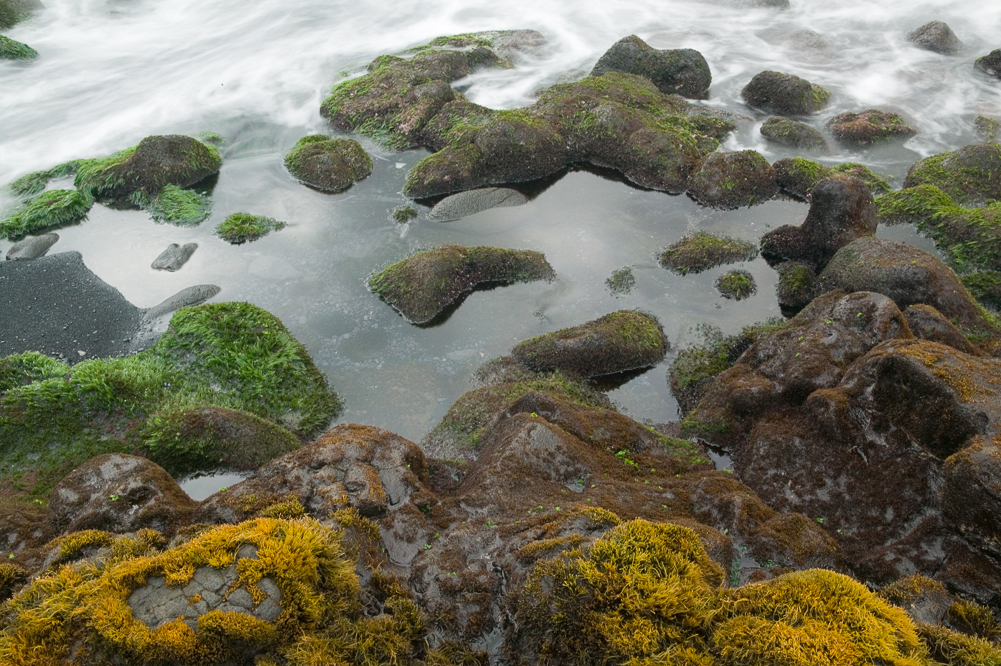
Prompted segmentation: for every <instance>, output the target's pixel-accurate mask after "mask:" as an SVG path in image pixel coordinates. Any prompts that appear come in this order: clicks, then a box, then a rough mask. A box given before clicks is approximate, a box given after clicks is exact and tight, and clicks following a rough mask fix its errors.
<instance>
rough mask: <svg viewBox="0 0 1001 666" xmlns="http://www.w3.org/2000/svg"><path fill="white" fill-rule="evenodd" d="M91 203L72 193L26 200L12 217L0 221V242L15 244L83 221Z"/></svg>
mask: <svg viewBox="0 0 1001 666" xmlns="http://www.w3.org/2000/svg"><path fill="white" fill-rule="evenodd" d="M93 205H94V200H93V199H91V198H90V197H89V196H87V195H86V194H84V193H83V192H78V191H75V190H50V191H48V192H42V193H41V194H39V195H37V196H34V197H32V198H31V199H28V200H27V201H26V202H24V204H22V205H21V207H20V208H18V209H17V210H16V211H14V214H13V215H11V216H10V217H8V218H7V219H5V220H0V238H6V239H8V240H15V239H18V238H21V237H23V236H26V235H28V234H30V233H34V232H36V231H41V230H43V229H47V228H49V227H55V226H62V225H66V224H75V223H77V222H79V221H81V220H82V219H84V218H85V217H87V213H88V212H89V211H90V208H91V206H93Z"/></svg>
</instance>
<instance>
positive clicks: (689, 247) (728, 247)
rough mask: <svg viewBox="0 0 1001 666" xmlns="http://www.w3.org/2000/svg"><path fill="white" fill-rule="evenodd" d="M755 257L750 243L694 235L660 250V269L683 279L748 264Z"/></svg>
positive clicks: (701, 233) (753, 248)
mask: <svg viewBox="0 0 1001 666" xmlns="http://www.w3.org/2000/svg"><path fill="white" fill-rule="evenodd" d="M756 256H758V248H756V247H755V246H754V244H752V243H748V242H746V241H742V240H738V239H736V238H730V237H729V236H714V235H713V234H708V233H705V232H704V231H698V232H696V233H694V234H690V235H688V236H685V237H684V238H682V239H681V240H679V241H678V242H676V243H674V244H673V245H671V246H670V247H668V248H667V249H666V250H664V251H663V252H662V253H661V255H660V265H661V266H663V267H664V268H666V269H668V270H670V271H673V272H675V273H678V274H679V275H687V274H688V273H701V272H702V271H706V270H709V269H710V268H714V267H716V266H719V265H721V264H733V263H736V262H738V261H751V260H752V259H754V258H755V257H756Z"/></svg>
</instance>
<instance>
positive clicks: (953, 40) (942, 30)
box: [907, 21, 963, 55]
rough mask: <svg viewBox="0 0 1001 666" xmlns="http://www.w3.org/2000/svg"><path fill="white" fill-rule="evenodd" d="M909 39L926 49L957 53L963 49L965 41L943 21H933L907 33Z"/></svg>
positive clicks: (949, 53)
mask: <svg viewBox="0 0 1001 666" xmlns="http://www.w3.org/2000/svg"><path fill="white" fill-rule="evenodd" d="M907 41H909V42H910V43H912V44H914V45H915V46H917V47H918V48H922V49H925V50H926V51H934V52H935V53H942V54H944V55H955V54H957V53H959V52H960V51H962V50H963V42H961V41H959V37H957V36H956V33H954V32H953V31H952V28H950V27H949V26H948V25H947V24H946V23H943V22H942V21H931V22H930V23H925V24H924V25H923V26H921V27H920V28H915V29H914V30H912V31H911V32H909V33H907Z"/></svg>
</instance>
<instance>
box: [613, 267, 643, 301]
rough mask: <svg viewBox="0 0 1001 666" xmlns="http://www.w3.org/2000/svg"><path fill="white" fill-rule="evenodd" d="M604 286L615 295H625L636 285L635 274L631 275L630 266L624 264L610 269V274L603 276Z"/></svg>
mask: <svg viewBox="0 0 1001 666" xmlns="http://www.w3.org/2000/svg"><path fill="white" fill-rule="evenodd" d="M605 286H606V287H607V288H608V291H610V292H612V293H613V294H614V295H616V296H625V295H626V294H628V293H629V292H631V291H632V290H633V287H635V286H636V276H635V275H633V269H632V267H631V266H626V267H625V268H618V269H616V270H614V271H612V274H611V275H609V276H608V277H607V278H605Z"/></svg>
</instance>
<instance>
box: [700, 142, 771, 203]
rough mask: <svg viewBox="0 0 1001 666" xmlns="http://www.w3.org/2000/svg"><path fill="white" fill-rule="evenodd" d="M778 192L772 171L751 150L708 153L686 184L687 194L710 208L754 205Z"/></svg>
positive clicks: (766, 161)
mask: <svg viewBox="0 0 1001 666" xmlns="http://www.w3.org/2000/svg"><path fill="white" fill-rule="evenodd" d="M777 193H778V185H777V184H776V182H775V171H774V170H773V169H772V167H771V165H770V164H769V163H768V160H766V159H765V158H764V157H762V156H761V155H760V154H759V153H757V152H755V151H753V150H742V151H739V152H735V153H713V154H711V155H709V157H707V158H706V161H705V162H704V163H703V164H702V168H700V169H699V170H698V172H697V173H696V174H695V175H694V176H693V177H692V179H691V180H690V181H689V183H688V194H689V195H690V196H691V197H692V198H693V199H695V200H696V201H698V202H699V203H701V204H702V205H704V206H709V207H711V208H722V209H727V208H740V207H741V206H753V205H755V204H761V203H764V202H766V201H768V200H769V199H771V198H772V197H774V196H775V195H776V194H777Z"/></svg>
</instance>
